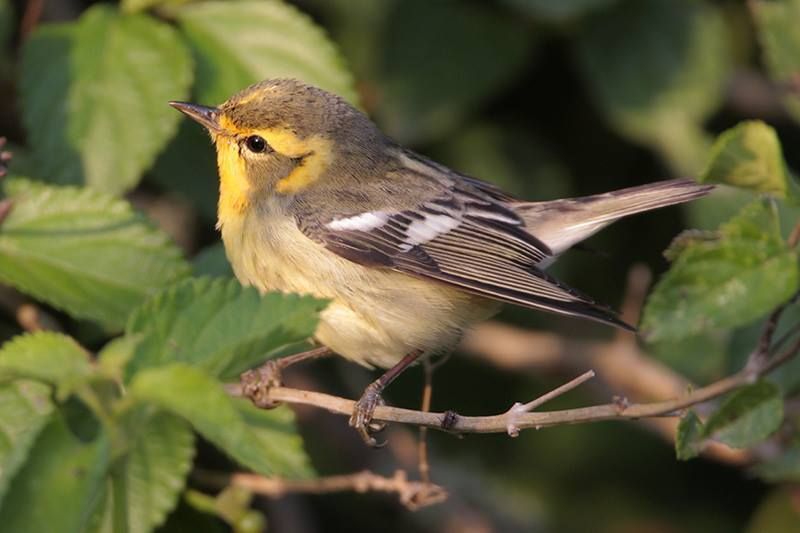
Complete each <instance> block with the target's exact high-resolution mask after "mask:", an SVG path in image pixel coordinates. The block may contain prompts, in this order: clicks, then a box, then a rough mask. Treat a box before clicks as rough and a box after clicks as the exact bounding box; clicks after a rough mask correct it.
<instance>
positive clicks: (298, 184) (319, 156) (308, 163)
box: [171, 91, 333, 223]
mask: <svg viewBox="0 0 800 533" xmlns="http://www.w3.org/2000/svg"><path fill="white" fill-rule="evenodd" d="M254 95H256V96H263V91H253V92H252V93H250V94H248V95H247V97H245V98H241V97H239V98H236V97H234V99H232V100H230V101H228V102H227V103H225V104H223V105H222V106H220V107H218V108H214V107H205V106H200V105H195V104H188V103H182V102H171V105H172V106H173V107H175V108H176V109H178V110H180V111H181V112H183V113H184V114H186V115H188V116H189V117H190V118H192V119H193V120H196V121H197V122H199V123H200V124H202V125H203V126H205V128H206V129H207V130H208V131H209V133H210V134H211V137H212V139H213V141H214V145H215V147H216V150H217V166H218V168H219V177H220V195H219V208H218V216H219V221H220V222H221V223H224V222H225V220H227V219H229V218H231V217H237V216H241V215H243V214H244V213H245V212H246V211H247V209H248V208H249V207H250V206H251V205H252V203H253V201H254V199H259V198H260V196H259V195H263V196H265V197H268V196H271V195H284V196H287V195H293V194H297V193H299V192H301V191H303V190H304V189H306V188H307V187H309V186H310V185H312V184H313V183H314V182H315V181H317V180H319V179H320V177H321V176H322V175H323V174H324V173H325V171H326V170H327V169H328V167H329V166H330V163H331V161H332V159H333V142H332V141H331V140H330V139H329V138H326V137H324V136H323V135H320V134H313V133H311V134H306V135H303V136H301V135H298V134H297V132H296V130H295V129H294V128H292V127H290V126H288V125H281V126H277V125H276V123H275V121H274V120H270V118H271V115H272V113H266V112H265V111H267V109H265V108H262V105H260V102H259V101H258V99H257V98H256V97H255V96H254ZM269 107H270V108H271V106H269ZM300 116H301V117H302V116H304V115H300ZM259 117H265V118H263V119H261V118H259ZM234 118H235V119H234ZM259 122H263V124H259Z"/></svg>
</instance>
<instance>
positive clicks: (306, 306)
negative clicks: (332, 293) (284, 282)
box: [126, 278, 327, 378]
mask: <svg viewBox="0 0 800 533" xmlns="http://www.w3.org/2000/svg"><path fill="white" fill-rule="evenodd" d="M326 305H327V302H326V301H324V300H319V299H316V298H312V297H310V296H297V295H294V294H281V293H269V294H266V295H263V296H262V295H260V294H259V293H258V291H256V290H255V289H253V288H249V287H248V288H245V287H242V286H241V285H240V284H239V282H238V281H236V280H235V279H225V278H215V279H211V278H199V279H198V278H193V279H189V280H187V281H185V282H182V283H180V284H178V285H177V286H175V287H173V288H170V289H168V290H166V291H165V292H163V293H161V294H159V295H157V296H155V297H154V298H152V299H150V300H149V301H147V302H146V303H145V304H144V305H143V306H142V307H140V308H139V309H138V310H136V311H135V312H134V313H133V314H132V315H131V318H130V320H129V322H128V325H127V327H126V332H127V333H128V334H137V335H140V336H141V337H142V342H141V343H140V345H139V346H138V348H137V351H136V355H135V356H134V358H133V359H132V360H131V362H130V364H129V367H128V375H132V374H134V373H135V372H136V371H137V370H140V369H142V368H146V367H150V366H156V365H162V364H167V363H173V362H178V361H183V362H187V363H191V364H193V365H196V366H200V367H202V368H203V369H204V370H206V371H207V372H208V373H210V374H211V375H213V376H217V377H223V378H230V377H234V376H236V375H238V374H239V373H240V372H242V371H244V370H246V369H248V368H251V367H252V366H254V365H256V364H257V363H259V362H261V361H264V360H266V359H267V358H268V357H269V356H270V354H271V353H275V351H276V350H279V349H280V348H282V347H284V346H286V345H288V344H292V343H296V342H298V341H302V340H305V339H307V338H309V337H310V336H311V335H312V334H313V333H314V330H315V329H316V325H317V320H318V317H317V315H318V314H319V311H320V310H322V309H323V308H324V307H325V306H326Z"/></svg>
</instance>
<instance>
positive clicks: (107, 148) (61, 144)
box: [20, 5, 192, 194]
mask: <svg viewBox="0 0 800 533" xmlns="http://www.w3.org/2000/svg"><path fill="white" fill-rule="evenodd" d="M131 50H135V53H131ZM191 81H192V63H191V56H190V54H189V51H188V50H187V48H186V46H184V44H183V43H182V42H181V40H180V38H179V37H178V34H177V33H176V32H175V30H174V29H172V28H171V27H170V26H168V25H166V24H164V23H161V22H158V21H157V20H156V19H154V18H152V17H146V16H144V15H125V16H121V15H119V14H118V13H117V12H116V11H115V10H114V9H113V8H111V7H109V6H103V5H97V6H94V7H92V8H90V9H88V10H87V11H86V12H85V13H84V15H83V16H82V17H81V19H80V20H79V21H78V22H76V23H70V24H60V25H45V26H42V27H41V28H39V29H37V30H36V31H35V32H34V34H33V35H32V36H31V37H30V39H28V41H27V43H26V45H25V49H24V51H23V56H22V78H21V82H20V83H21V91H20V93H21V95H22V97H23V102H22V104H23V105H22V112H23V122H24V124H25V127H26V129H27V130H28V133H29V136H30V141H31V143H30V145H31V147H32V149H33V156H34V160H35V162H36V164H37V169H38V172H37V175H38V176H39V177H41V178H42V179H45V180H48V181H53V182H57V183H73V184H77V183H86V184H88V185H91V186H92V187H95V188H97V189H100V190H103V191H105V192H109V193H114V194H119V193H122V192H125V191H127V190H129V189H131V188H133V187H134V186H135V185H136V184H137V183H138V182H139V180H140V179H141V176H142V174H143V173H144V171H145V170H146V169H147V168H148V167H150V165H152V163H153V161H154V160H155V157H156V155H157V154H158V152H159V151H161V149H162V148H163V147H164V145H165V144H166V142H167V141H168V140H169V139H170V138H171V137H172V136H173V135H174V134H175V132H176V130H177V127H178V122H179V120H180V117H179V116H178V115H177V114H176V113H175V112H174V111H173V110H171V109H170V108H169V107H168V106H167V105H165V103H166V102H167V101H168V100H173V99H183V98H185V97H187V96H188V92H189V86H190V84H191Z"/></svg>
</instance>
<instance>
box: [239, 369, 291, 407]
mask: <svg viewBox="0 0 800 533" xmlns="http://www.w3.org/2000/svg"><path fill="white" fill-rule="evenodd" d="M281 368H282V366H281V364H280V360H278V359H270V360H269V361H267V362H266V363H264V364H263V365H261V366H260V367H258V368H255V369H253V370H248V371H247V372H244V373H243V374H242V375H241V376H240V377H239V380H240V382H241V384H242V395H243V396H244V397H245V398H250V401H252V402H253V404H254V405H255V406H256V407H260V408H262V409H274V408H275V407H278V406H279V405H280V404H281V402H276V401H274V400H271V399H270V397H269V390H270V389H272V388H273V387H280V386H281V383H282V373H281Z"/></svg>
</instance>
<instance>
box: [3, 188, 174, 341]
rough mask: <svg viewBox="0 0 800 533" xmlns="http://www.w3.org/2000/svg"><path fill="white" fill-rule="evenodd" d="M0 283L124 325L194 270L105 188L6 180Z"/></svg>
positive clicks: (77, 314)
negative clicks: (152, 297) (151, 298)
mask: <svg viewBox="0 0 800 533" xmlns="http://www.w3.org/2000/svg"><path fill="white" fill-rule="evenodd" d="M4 187H5V191H6V194H7V196H8V197H9V198H10V199H11V200H12V201H13V209H12V211H11V214H10V215H9V216H8V218H6V219H5V221H4V222H3V224H2V226H0V280H2V281H3V282H5V283H8V284H10V285H13V286H15V287H17V288H18V289H20V290H22V291H23V292H27V293H29V294H31V295H33V296H35V297H36V298H39V299H41V300H43V301H45V302H47V303H49V304H51V305H53V306H55V307H58V308H60V309H63V310H64V311H66V312H67V313H69V314H71V315H73V316H75V317H79V318H88V319H91V320H95V321H97V322H99V323H100V324H103V325H105V326H107V327H110V328H121V327H122V325H123V324H124V323H125V319H126V318H127V316H128V314H129V313H130V311H131V310H132V309H133V308H134V307H136V306H137V305H139V304H140V303H141V302H142V301H143V300H144V299H145V297H146V296H148V295H149V294H150V293H152V292H154V291H155V290H157V289H160V288H162V287H164V286H166V285H167V284H169V283H171V282H173V281H175V280H177V279H179V278H182V277H183V276H185V275H186V274H187V273H188V271H189V267H188V265H187V263H186V262H185V261H184V260H183V259H182V258H181V256H180V251H179V250H178V248H177V247H175V246H174V245H173V244H172V243H170V242H169V239H168V237H167V236H166V234H164V233H163V232H161V231H159V230H157V229H155V228H154V227H152V226H151V225H150V224H149V223H148V222H147V220H146V219H145V218H144V217H143V216H141V215H139V214H137V213H135V212H134V211H133V210H132V209H131V207H130V205H129V204H128V203H127V202H125V201H122V200H117V199H115V198H112V197H110V196H107V195H105V194H103V193H99V192H96V191H93V190H90V189H78V188H74V187H55V186H46V185H42V184H37V183H34V182H29V181H26V180H20V179H15V180H8V181H7V182H6V183H5V184H4Z"/></svg>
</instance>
